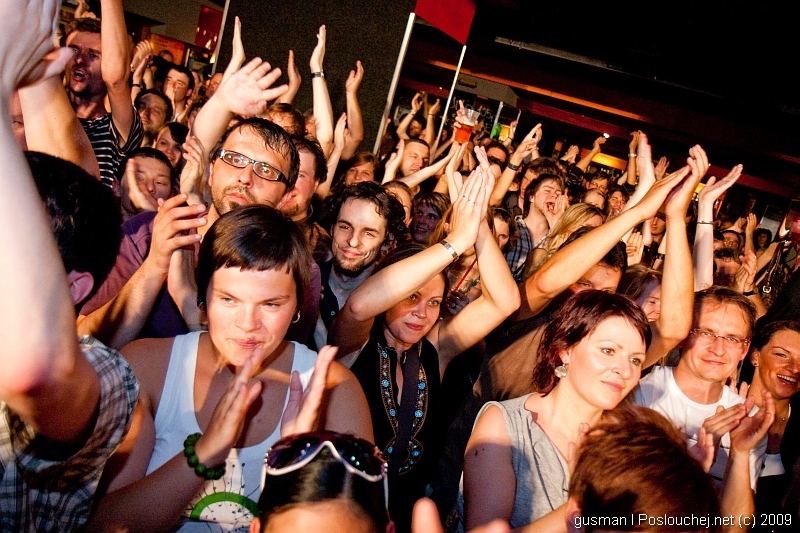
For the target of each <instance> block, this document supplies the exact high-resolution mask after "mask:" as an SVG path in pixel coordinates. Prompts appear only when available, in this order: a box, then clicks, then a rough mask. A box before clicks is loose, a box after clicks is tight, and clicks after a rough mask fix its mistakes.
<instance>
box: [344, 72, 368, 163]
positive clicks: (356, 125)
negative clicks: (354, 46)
mask: <svg viewBox="0 0 800 533" xmlns="http://www.w3.org/2000/svg"><path fill="white" fill-rule="evenodd" d="M362 79H364V67H363V66H362V65H361V61H356V69H355V70H351V71H350V75H349V76H347V81H346V82H345V84H344V88H345V98H346V99H347V129H346V130H345V137H344V149H343V150H342V156H341V157H342V159H343V160H344V161H349V160H350V158H351V157H353V154H355V153H356V150H358V146H359V145H360V144H361V141H363V140H364V120H363V119H362V118H361V106H360V105H359V104H358V88H359V87H360V86H361V80H362Z"/></svg>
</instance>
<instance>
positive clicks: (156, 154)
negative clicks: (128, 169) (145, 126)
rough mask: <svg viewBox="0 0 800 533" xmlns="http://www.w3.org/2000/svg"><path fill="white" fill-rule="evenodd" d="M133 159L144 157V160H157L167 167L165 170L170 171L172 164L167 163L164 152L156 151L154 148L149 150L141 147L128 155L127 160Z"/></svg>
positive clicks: (167, 159)
mask: <svg viewBox="0 0 800 533" xmlns="http://www.w3.org/2000/svg"><path fill="white" fill-rule="evenodd" d="M134 157H144V158H145V159H157V160H158V161H160V162H161V163H164V164H165V165H167V168H168V169H170V171H172V163H170V162H169V158H167V156H165V155H164V152H162V151H161V150H156V149H155V148H150V147H149V146H143V147H141V148H137V149H136V150H134V151H133V152H131V153H129V154H128V159H133V158H134Z"/></svg>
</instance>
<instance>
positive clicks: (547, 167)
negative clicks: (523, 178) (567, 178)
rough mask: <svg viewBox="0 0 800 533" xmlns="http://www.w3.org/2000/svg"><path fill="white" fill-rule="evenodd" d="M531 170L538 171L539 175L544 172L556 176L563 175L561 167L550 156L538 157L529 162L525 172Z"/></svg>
mask: <svg viewBox="0 0 800 533" xmlns="http://www.w3.org/2000/svg"><path fill="white" fill-rule="evenodd" d="M529 170H530V171H533V172H536V174H537V175H538V176H541V175H542V174H555V175H556V176H561V175H562V173H561V169H559V168H558V165H557V164H556V162H555V161H553V160H552V159H550V158H549V157H537V158H536V159H534V160H533V161H531V162H530V163H528V166H527V168H525V172H528V171H529ZM523 174H524V173H523Z"/></svg>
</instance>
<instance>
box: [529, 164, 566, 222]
mask: <svg viewBox="0 0 800 533" xmlns="http://www.w3.org/2000/svg"><path fill="white" fill-rule="evenodd" d="M547 182H553V183H555V184H557V185H558V188H559V189H560V190H561V192H562V194H563V192H564V180H563V179H561V176H559V175H558V174H539V176H538V177H537V178H536V179H535V180H533V181H532V182H531V183H530V185H528V187H527V188H526V189H525V195H524V196H523V198H522V213H523V216H528V213H529V212H530V210H531V203H532V202H533V197H534V195H535V194H536V193H537V192H539V189H541V188H542V186H544V184H545V183H547Z"/></svg>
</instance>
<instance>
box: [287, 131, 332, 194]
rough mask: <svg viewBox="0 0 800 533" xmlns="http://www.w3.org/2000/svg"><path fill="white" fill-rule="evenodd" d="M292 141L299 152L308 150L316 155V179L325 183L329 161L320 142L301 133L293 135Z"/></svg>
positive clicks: (307, 151)
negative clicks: (300, 134)
mask: <svg viewBox="0 0 800 533" xmlns="http://www.w3.org/2000/svg"><path fill="white" fill-rule="evenodd" d="M292 142H293V143H294V147H295V148H297V151H298V152H306V153H308V154H311V155H312V156H314V179H315V180H317V181H318V182H320V183H325V180H327V179H328V163H327V161H325V154H324V153H323V152H322V147H321V146H320V145H319V143H318V142H317V141H316V140H314V139H307V138H305V137H301V136H299V135H293V136H292Z"/></svg>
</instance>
